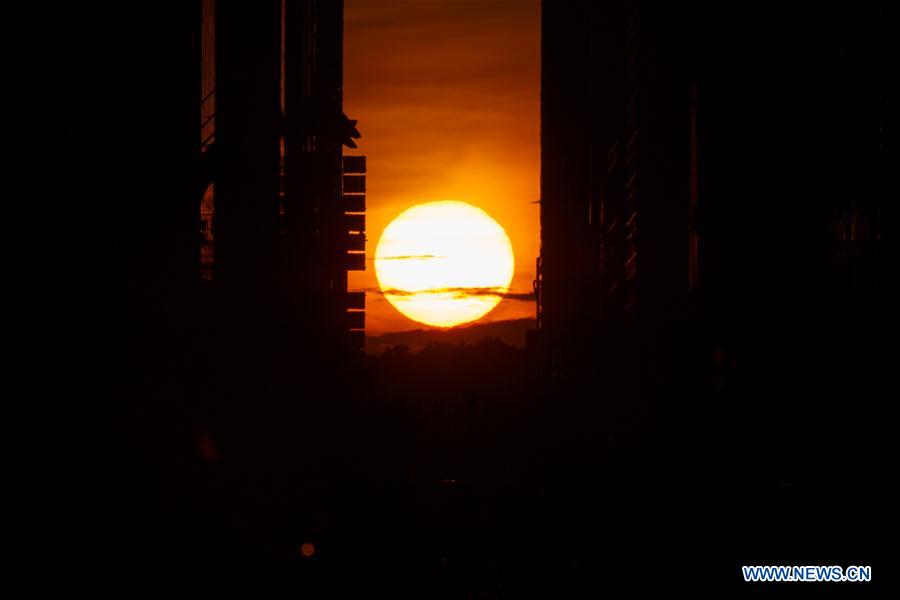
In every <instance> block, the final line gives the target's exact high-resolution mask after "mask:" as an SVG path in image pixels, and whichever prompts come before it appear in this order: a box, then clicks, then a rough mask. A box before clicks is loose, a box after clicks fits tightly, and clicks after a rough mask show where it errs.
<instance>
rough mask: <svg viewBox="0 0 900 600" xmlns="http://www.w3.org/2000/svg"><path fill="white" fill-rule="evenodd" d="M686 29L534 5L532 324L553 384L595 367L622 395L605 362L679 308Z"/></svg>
mask: <svg viewBox="0 0 900 600" xmlns="http://www.w3.org/2000/svg"><path fill="white" fill-rule="evenodd" d="M686 21H687V19H686V16H685V15H684V14H682V13H680V12H679V11H676V10H674V9H673V10H666V9H662V8H653V9H650V8H648V7H640V6H639V3H637V2H603V3H597V2H566V3H549V2H548V3H544V4H543V18H542V82H541V165H542V166H541V257H540V270H539V280H538V282H537V287H538V291H539V294H538V311H539V318H538V321H539V324H540V329H541V330H542V331H541V335H540V337H541V340H542V345H543V346H544V347H545V348H546V351H547V353H548V355H547V359H548V360H549V364H550V365H551V370H552V372H553V374H554V376H555V377H560V378H562V379H566V378H569V377H573V376H574V374H575V373H583V374H586V373H591V374H595V373H596V372H597V371H598V369H600V370H606V369H608V370H610V371H611V372H612V373H614V374H615V375H616V376H617V377H625V378H627V377H630V378H631V379H632V380H633V384H634V386H635V387H636V386H637V385H638V380H639V378H640V374H639V373H636V372H635V373H631V374H630V375H628V376H626V375H625V373H626V372H627V371H623V370H622V369H621V366H622V365H621V364H619V365H618V366H617V365H616V362H617V361H618V362H619V363H621V361H623V360H625V358H624V357H625V356H627V355H628V352H629V351H630V350H631V349H632V346H633V345H634V344H636V343H637V342H636V340H637V339H639V338H640V337H641V336H643V332H645V331H648V330H652V329H655V328H656V327H657V326H658V323H659V322H660V321H664V320H666V319H668V318H669V317H670V315H671V313H672V312H673V310H676V309H677V308H678V307H680V306H682V305H683V304H684V301H685V299H686V296H687V293H688V285H687V280H688V276H687V273H686V269H687V264H688V261H687V252H688V242H687V235H688V229H689V227H688V217H689V198H688V195H689V177H688V174H689V156H690V155H689V152H688V141H689V125H690V119H689V114H690V113H689V103H690V78H689V74H688V73H687V72H686V70H685V68H684V63H685V55H686V53H687V52H688V51H689V50H688V48H689V44H688V43H687V42H685V41H684V39H683V38H685V37H687V36H688V31H689V28H688V27H687V24H686ZM579 377H581V376H580V375H579ZM572 383H573V385H574V384H575V381H572ZM623 385H630V384H628V383H627V382H623Z"/></svg>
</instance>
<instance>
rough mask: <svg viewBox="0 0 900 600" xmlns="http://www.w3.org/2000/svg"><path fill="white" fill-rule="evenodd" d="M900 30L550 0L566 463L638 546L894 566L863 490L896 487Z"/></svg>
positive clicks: (854, 17) (811, 12)
mask: <svg viewBox="0 0 900 600" xmlns="http://www.w3.org/2000/svg"><path fill="white" fill-rule="evenodd" d="M897 23H898V21H897V14H896V9H895V8H893V7H892V6H889V5H888V3H879V2H867V3H849V2H847V3H837V4H829V5H828V6H825V5H823V4H815V5H813V4H807V3H773V4H763V5H753V6H750V5H735V4H734V3H717V4H712V3H710V4H708V5H707V4H705V3H700V2H684V3H681V2H679V3H650V2H641V1H627V2H565V3H562V2H560V3H556V2H553V3H551V2H545V3H544V4H543V25H542V27H543V39H542V92H541V99H542V100H541V119H542V125H541V146H542V158H541V160H542V173H541V255H540V259H539V265H538V280H537V281H536V282H535V286H536V292H537V298H538V325H539V329H538V331H537V332H536V335H535V336H533V338H532V342H534V345H535V349H536V354H537V355H538V356H540V357H541V358H540V360H541V364H542V365H543V367H544V369H545V373H546V378H545V379H546V381H547V382H548V384H549V385H548V391H547V393H548V395H549V397H550V398H551V400H552V402H551V403H550V406H551V408H550V409H548V410H549V414H550V415H552V417H551V418H549V419H548V423H549V425H548V427H551V428H552V427H558V428H559V429H558V430H557V431H564V432H565V434H564V435H557V440H558V442H557V444H556V445H557V446H558V448H557V452H558V455H557V457H556V458H555V459H554V462H553V465H554V468H553V469H552V472H553V473H554V474H555V475H556V476H557V477H560V478H561V479H563V480H564V481H565V482H566V483H565V485H566V486H569V489H578V490H579V493H578V494H575V495H576V496H578V495H581V494H588V493H590V491H591V490H596V491H595V493H596V495H597V497H598V498H601V499H602V500H600V501H598V509H597V510H598V513H599V514H601V515H616V516H614V517H612V518H610V517H608V516H606V517H602V516H601V517H598V518H600V519H606V523H607V525H608V531H609V532H610V533H609V535H610V539H611V540H612V541H610V544H612V545H613V547H615V548H616V552H619V548H623V549H624V550H623V552H625V555H628V556H631V555H629V554H627V553H628V552H633V553H635V555H642V553H644V552H645V549H643V548H641V547H639V546H635V545H633V544H634V541H633V540H635V539H636V538H637V539H640V538H641V537H642V536H644V537H645V539H646V536H650V537H653V538H654V539H656V540H659V539H660V537H659V533H660V532H661V531H666V532H667V534H666V536H663V537H667V536H668V537H671V539H678V540H691V541H690V542H688V544H689V545H690V546H691V548H692V549H693V550H692V552H695V553H697V554H696V555H702V556H705V557H706V559H704V560H709V561H711V562H713V563H714V562H716V561H721V560H723V558H722V557H723V556H731V557H735V556H742V557H743V556H756V555H761V556H770V555H772V553H773V552H776V551H777V550H776V548H783V547H789V548H791V549H792V551H796V552H797V553H798V554H797V555H798V556H802V555H805V554H804V552H815V551H818V550H819V549H820V548H821V547H823V544H833V545H834V546H833V547H834V548H839V549H840V550H839V551H838V550H836V552H839V553H841V555H842V556H849V555H851V554H854V553H859V552H864V551H863V550H862V548H864V547H865V548H878V549H879V550H878V551H876V552H882V551H883V550H886V549H889V552H887V553H884V552H882V556H895V547H896V546H895V544H894V542H893V541H892V539H891V538H892V536H893V535H895V533H888V532H889V531H893V528H892V527H893V526H891V525H888V524H889V523H891V522H892V521H891V517H890V516H889V514H888V512H887V511H885V510H884V509H883V507H882V506H881V505H879V507H873V506H872V505H871V504H866V505H865V507H863V504H862V502H863V501H862V500H860V498H862V497H863V492H862V491H861V490H867V491H866V492H865V493H866V494H868V493H872V494H875V495H877V496H878V497H884V498H892V499H893V500H892V501H894V502H895V501H896V495H895V494H893V493H891V492H889V491H888V487H889V485H888V484H887V483H886V481H887V480H888V479H891V476H888V475H887V474H888V473H892V472H894V471H895V470H896V461H895V459H893V458H891V457H892V456H895V455H897V446H896V443H894V442H885V440H888V439H892V437H893V434H892V433H890V431H891V430H892V428H894V427H896V425H897V423H898V411H897V405H896V401H895V400H893V399H892V397H893V396H894V395H895V394H896V392H897V390H898V382H897V372H896V368H895V367H894V366H891V365H896V364H898V342H897V340H898V321H897V312H898V311H897V306H898V305H900V303H898V298H897V292H896V288H897V286H896V284H895V279H896V277H895V275H893V273H894V272H895V271H896V268H895V267H894V266H893V265H894V264H895V261H896V256H897V233H898V230H897V225H898V219H897V216H898V215H897V210H896V206H897V204H896V198H897V197H898V184H897V177H896V171H897V169H896V165H897V164H900V162H898V156H897V145H896V140H897V132H898V129H897V118H896V115H897V111H896V108H895V107H896V106H898V105H900V103H898V97H897V81H896V78H894V77H892V76H891V75H889V73H891V72H892V68H891V66H890V65H891V64H895V61H896V56H898V54H897V47H896V36H895V35H894V34H892V33H891V32H892V31H896V27H897ZM550 431H551V433H550V434H549V435H548V437H550V436H552V435H553V433H552V432H553V431H554V430H553V429H551V430H550ZM874 440H881V441H880V442H877V443H875V442H874ZM598 463H599V464H604V465H605V467H604V468H603V469H602V470H598V469H597V468H596V464H598ZM597 472H603V473H604V477H603V478H602V479H601V480H594V479H593V477H594V475H595V474H596V473H597ZM560 474H562V475H560ZM567 474H568V475H567ZM592 482H593V483H592ZM869 497H870V498H871V497H872V496H869ZM601 505H602V506H601ZM837 505H840V506H854V507H856V508H858V509H859V511H858V512H854V514H853V516H852V517H848V518H846V519H844V520H840V519H842V517H836V516H834V515H835V513H834V510H835V509H834V508H833V507H834V506H837ZM884 506H887V505H884ZM842 514H843V513H842ZM622 515H632V517H633V518H631V519H630V520H627V519H626V521H625V522H624V523H623V524H619V523H618V521H617V519H618V518H619V517H620V516H622ZM736 515H740V516H736ZM773 515H778V518H780V519H784V521H783V522H789V523H791V525H790V527H782V528H779V527H778V526H777V525H773V524H772V519H773V518H774V517H773ZM725 523H731V525H729V526H728V527H729V529H727V533H726V532H725V530H724V529H723V528H722V527H723V524H725ZM826 529H827V530H828V534H827V536H826V535H823V534H822V531H824V530H826ZM863 531H865V532H866V533H860V532H863ZM616 532H618V533H616ZM681 544H682V542H679V543H678V545H676V546H675V547H668V546H666V545H665V543H664V542H661V543H660V546H659V547H660V548H662V547H666V548H668V549H667V550H665V552H664V555H665V556H666V557H667V559H666V560H669V558H671V559H672V560H673V562H672V565H676V564H682V563H681V562H680V559H679V558H677V556H678V555H679V553H680V552H681V551H682V549H683V546H682V545H681ZM713 548H714V549H715V550H711V549H713ZM892 552H893V554H891V553H892ZM651 553H652V551H651ZM836 555H837V554H836ZM690 556H691V557H694V556H695V554H691V555H690ZM610 560H612V561H613V562H612V564H616V565H617V566H615V567H611V569H610V570H611V572H614V573H616V574H619V573H623V572H626V571H627V570H628V569H629V565H628V564H618V563H616V562H615V561H616V560H617V559H616V558H615V557H613V558H612V559H610ZM885 564H887V563H885ZM732 568H733V566H732V565H731V563H729V564H728V565H725V564H722V565H721V569H722V572H726V571H728V570H729V569H732ZM886 568H887V567H886ZM635 576H636V577H638V578H639V577H643V574H639V575H635ZM678 576H679V572H678V571H677V568H676V571H675V572H674V573H673V577H678ZM723 584H727V581H725V582H724V583H723Z"/></svg>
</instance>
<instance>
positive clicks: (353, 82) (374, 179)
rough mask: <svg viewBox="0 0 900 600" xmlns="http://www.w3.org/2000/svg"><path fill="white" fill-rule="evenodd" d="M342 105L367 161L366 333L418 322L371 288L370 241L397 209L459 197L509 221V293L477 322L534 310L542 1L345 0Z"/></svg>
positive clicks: (359, 276) (360, 277) (361, 277)
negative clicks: (356, 127)
mask: <svg viewBox="0 0 900 600" xmlns="http://www.w3.org/2000/svg"><path fill="white" fill-rule="evenodd" d="M344 36H345V37H344V44H345V48H344V107H345V111H346V113H347V114H348V115H349V116H350V118H353V119H358V120H359V127H360V131H361V132H362V135H363V137H362V139H361V140H359V149H358V150H354V151H347V152H346V153H347V154H364V155H366V156H367V157H368V158H367V160H368V171H369V172H368V181H367V187H368V198H367V202H368V206H367V213H368V214H367V228H368V233H367V237H368V244H367V255H368V258H369V260H368V262H367V270H366V271H365V272H362V273H351V276H350V287H351V289H365V290H366V291H367V292H368V298H367V326H366V328H367V331H368V332H369V334H370V335H378V334H380V333H384V332H389V331H403V330H409V329H413V328H415V327H419V326H420V325H419V324H417V323H415V322H414V321H412V320H410V319H408V318H407V317H405V316H403V315H402V314H400V313H399V312H398V311H397V310H396V309H394V308H393V307H392V306H391V305H390V303H389V302H387V300H385V299H384V298H383V297H382V296H381V295H380V294H379V293H378V291H377V290H378V283H377V281H376V279H375V271H374V262H373V261H372V260H371V259H372V256H373V254H374V249H375V245H376V244H377V243H378V239H379V237H380V235H381V233H382V231H383V230H384V228H385V227H386V226H387V225H388V223H389V222H390V221H391V220H392V219H393V218H394V217H396V216H397V215H398V214H400V213H401V212H402V211H403V210H405V209H407V208H409V207H411V206H413V205H415V204H420V203H424V202H429V201H434V200H462V201H465V202H469V203H471V204H474V205H476V206H478V207H480V208H482V209H484V210H485V211H487V212H488V213H489V214H490V215H491V216H492V217H493V218H494V219H496V220H497V221H498V222H499V223H500V224H501V225H502V226H503V227H504V229H505V230H506V232H507V234H508V235H509V237H510V240H511V242H512V246H513V251H514V253H515V261H516V265H515V274H514V277H513V282H512V287H511V289H510V292H511V294H510V297H511V299H507V300H504V301H503V302H501V303H500V304H499V305H498V306H497V308H495V309H494V310H493V311H492V312H490V313H488V314H487V315H486V316H485V317H483V318H482V319H481V320H480V321H479V322H490V321H498V320H505V319H518V318H526V317H533V316H534V303H533V302H532V301H523V300H521V299H519V298H521V296H522V295H523V294H527V293H528V292H530V291H531V287H532V281H533V279H534V276H535V259H536V257H537V255H538V250H539V235H540V224H539V220H540V214H539V205H538V204H537V203H535V201H536V200H537V199H538V198H539V194H540V187H539V185H540V2H539V1H538V0H477V1H476V0H432V1H428V2H421V1H414V0H406V1H403V0H401V1H397V0H390V1H387V0H347V2H346V3H345V33H344Z"/></svg>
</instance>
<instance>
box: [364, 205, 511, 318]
mask: <svg viewBox="0 0 900 600" xmlns="http://www.w3.org/2000/svg"><path fill="white" fill-rule="evenodd" d="M514 267H515V259H514V257H513V251H512V244H510V242H509V236H507V235H506V232H505V231H504V230H503V227H501V226H500V224H499V223H497V221H495V220H494V219H492V218H491V217H490V215H488V214H487V213H486V212H484V211H483V210H481V209H480V208H476V207H475V206H472V205H471V204H467V203H465V202H458V201H452V200H448V201H441V202H428V203H425V204H419V205H416V206H413V207H412V208H409V209H407V210H405V211H404V212H402V213H400V215H398V216H397V218H395V219H394V220H393V221H391V223H390V225H388V226H387V227H386V228H385V229H384V232H383V233H382V234H381V238H380V239H379V240H378V246H377V247H376V248H375V276H376V277H377V278H378V285H379V286H380V287H381V291H382V293H383V294H384V296H385V297H386V298H387V299H388V300H389V301H390V303H391V304H393V305H394V307H395V308H396V309H397V310H399V311H400V312H401V313H403V314H404V315H406V316H407V317H409V318H410V319H412V320H414V321H418V322H419V323H425V324H426V325H433V326H436V327H453V326H454V325H459V324H461V323H467V322H469V321H474V320H475V319H478V318H480V317H483V316H484V315H486V314H487V313H488V312H490V311H491V309H493V308H494V307H495V306H497V304H498V303H499V302H500V300H501V299H502V298H503V295H504V294H505V293H506V292H507V291H508V290H509V284H510V282H511V281H512V276H513V270H514Z"/></svg>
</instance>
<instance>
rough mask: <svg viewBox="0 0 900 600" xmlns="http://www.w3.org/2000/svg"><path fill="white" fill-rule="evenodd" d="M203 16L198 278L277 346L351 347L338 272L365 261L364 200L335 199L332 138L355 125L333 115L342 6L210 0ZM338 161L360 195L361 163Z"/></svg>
mask: <svg viewBox="0 0 900 600" xmlns="http://www.w3.org/2000/svg"><path fill="white" fill-rule="evenodd" d="M214 12H215V31H214V38H215V55H214V60H213V61H212V62H214V65H215V73H216V76H215V87H214V90H204V95H203V101H204V102H208V101H209V98H210V97H213V98H214V101H215V107H216V108H215V112H214V113H213V114H212V115H209V116H207V117H206V118H205V119H204V120H203V122H202V125H203V134H202V135H203V141H204V142H209V141H211V140H214V141H213V143H212V144H211V145H210V146H209V150H208V152H207V154H208V155H210V156H211V157H212V158H211V160H210V161H208V162H212V163H213V164H214V167H213V169H212V170H213V172H214V177H213V180H214V191H213V193H212V194H211V195H212V198H211V202H210V201H209V200H210V198H207V201H205V202H204V207H205V213H206V214H207V215H208V214H209V213H212V214H213V217H212V219H211V220H212V224H213V225H212V229H211V232H212V235H210V234H209V231H208V230H207V231H204V232H203V233H204V236H205V237H204V240H205V241H206V242H207V243H206V245H205V246H204V256H205V257H209V256H214V268H213V269H212V275H210V274H208V273H207V274H206V275H207V276H206V278H207V279H212V280H214V286H215V288H216V289H217V290H219V291H218V292H217V293H220V294H221V296H222V298H223V302H224V303H225V306H226V307H227V308H225V310H226V312H228V313H231V314H232V315H235V316H237V317H238V318H236V319H235V320H236V321H240V320H241V319H242V318H243V317H247V319H248V320H247V322H246V327H247V328H248V329H247V331H248V333H249V332H253V331H259V332H261V335H265V336H268V338H269V341H271V342H272V343H274V344H275V345H276V347H278V346H279V345H280V346H282V347H284V348H285V349H287V348H289V347H290V346H291V345H295V346H296V345H303V346H305V347H310V346H327V347H332V348H334V349H335V350H340V349H342V348H347V347H350V346H353V347H357V348H358V347H361V345H362V344H361V340H362V338H363V334H362V330H363V327H364V312H363V309H364V307H365V300H364V296H363V294H362V293H361V292H360V293H352V294H351V293H348V290H347V271H348V269H351V268H364V265H365V260H364V251H365V234H364V232H365V215H364V207H365V203H364V200H362V202H361V203H360V201H359V199H357V201H356V202H355V204H353V206H348V205H347V203H346V200H345V199H344V189H343V188H344V182H345V177H344V163H343V156H342V147H343V145H349V146H352V147H355V144H354V143H353V138H354V137H359V133H358V132H357V131H356V129H355V121H351V120H349V119H347V117H346V116H345V115H344V113H343V94H342V84H343V68H342V62H343V51H342V47H343V3H342V2H341V1H340V0H299V1H296V2H285V1H284V0H267V1H264V2H258V3H252V4H245V3H232V2H221V1H220V2H217V3H216V4H215V8H214ZM204 62H205V63H208V62H210V61H204ZM207 87H208V86H207ZM210 123H212V124H213V127H212V129H211V130H210V126H209V124H210ZM348 164H349V167H350V168H352V169H356V175H355V179H354V181H353V183H354V184H355V185H357V186H359V185H361V186H362V192H364V190H365V160H364V158H363V157H355V161H353V160H351V161H350V162H349V163H348ZM210 204H213V205H214V209H213V210H209V208H208V206H209V205H210ZM350 211H352V214H349V215H348V212H350ZM205 221H208V219H205ZM351 231H352V232H353V235H351ZM213 241H214V246H212V244H210V242H213ZM350 250H353V252H350ZM206 266H207V267H208V265H206ZM204 273H206V271H204ZM348 309H353V310H351V311H349V312H348ZM241 315H243V317H241ZM232 323H233V322H232ZM351 329H352V330H354V332H353V333H349V332H350V330H351ZM254 335H255V334H254Z"/></svg>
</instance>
